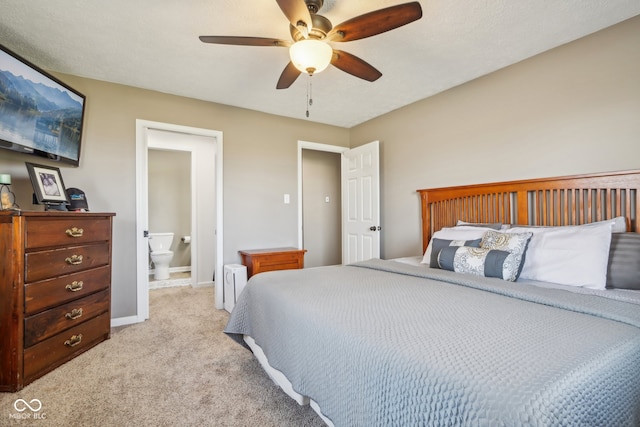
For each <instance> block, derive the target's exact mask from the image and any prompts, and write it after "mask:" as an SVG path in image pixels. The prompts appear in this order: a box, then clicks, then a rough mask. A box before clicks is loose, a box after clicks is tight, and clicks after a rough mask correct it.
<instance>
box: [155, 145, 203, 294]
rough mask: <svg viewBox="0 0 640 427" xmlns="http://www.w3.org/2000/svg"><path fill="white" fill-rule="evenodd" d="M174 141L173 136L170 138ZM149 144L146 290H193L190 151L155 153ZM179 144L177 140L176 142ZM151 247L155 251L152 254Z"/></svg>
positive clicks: (194, 282) (165, 150) (158, 151)
mask: <svg viewBox="0 0 640 427" xmlns="http://www.w3.org/2000/svg"><path fill="white" fill-rule="evenodd" d="M169 136H170V137H172V138H175V137H176V135H172V134H169ZM154 139H155V138H154V135H151V138H150V140H149V150H148V159H149V163H148V165H149V167H148V174H147V177H148V179H147V184H148V189H149V199H148V212H149V247H150V248H151V249H152V253H150V254H149V260H148V261H149V290H152V289H160V288H167V287H176V286H187V285H191V286H196V285H197V283H196V280H195V279H196V277H195V275H192V274H191V247H192V245H191V234H192V226H191V218H192V216H193V215H192V206H193V201H192V191H191V187H192V185H191V177H192V175H193V174H192V171H191V163H192V159H191V156H192V155H193V153H192V152H191V151H185V150H175V149H174V150H171V149H155V148H151V147H152V146H153V145H154V143H153V141H154ZM175 139H176V143H179V141H180V138H175ZM154 247H155V248H156V249H155V250H154Z"/></svg>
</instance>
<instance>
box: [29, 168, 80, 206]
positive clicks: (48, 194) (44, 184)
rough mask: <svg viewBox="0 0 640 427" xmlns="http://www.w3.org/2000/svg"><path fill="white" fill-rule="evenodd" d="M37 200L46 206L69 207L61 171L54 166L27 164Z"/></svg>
mask: <svg viewBox="0 0 640 427" xmlns="http://www.w3.org/2000/svg"><path fill="white" fill-rule="evenodd" d="M25 164H26V166H27V171H28V172H29V178H30V179H31V185H32V186H33V191H34V194H35V199H36V200H37V202H38V203H39V204H44V205H68V204H69V198H68V197H67V189H66V187H65V186H64V181H63V180H62V174H61V173H60V169H59V168H56V167H53V166H45V165H38V164H35V163H30V162H25Z"/></svg>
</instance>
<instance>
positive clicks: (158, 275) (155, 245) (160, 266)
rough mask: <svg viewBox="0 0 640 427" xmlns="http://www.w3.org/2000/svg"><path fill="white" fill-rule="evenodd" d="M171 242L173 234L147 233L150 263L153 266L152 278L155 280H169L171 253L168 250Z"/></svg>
mask: <svg viewBox="0 0 640 427" xmlns="http://www.w3.org/2000/svg"><path fill="white" fill-rule="evenodd" d="M171 242H173V233H149V248H150V249H151V261H153V265H154V266H155V273H154V276H153V277H154V278H155V279H156V280H165V279H168V278H169V263H170V262H171V259H172V258H173V252H171V251H170V250H169V248H171Z"/></svg>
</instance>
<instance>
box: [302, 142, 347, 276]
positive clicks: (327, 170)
mask: <svg viewBox="0 0 640 427" xmlns="http://www.w3.org/2000/svg"><path fill="white" fill-rule="evenodd" d="M340 162H341V157H340V153H331V152H327V151H318V150H306V149H305V150H302V230H303V232H304V234H303V244H304V249H306V250H307V253H306V255H305V259H304V264H305V266H306V267H322V266H326V265H337V264H341V263H342V209H341V202H340V199H341V189H340V184H341V182H340Z"/></svg>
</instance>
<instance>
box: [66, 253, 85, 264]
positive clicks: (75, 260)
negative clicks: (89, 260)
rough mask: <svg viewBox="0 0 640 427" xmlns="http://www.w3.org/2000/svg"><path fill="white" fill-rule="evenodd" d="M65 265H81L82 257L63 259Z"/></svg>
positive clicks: (74, 256) (72, 256) (73, 256)
mask: <svg viewBox="0 0 640 427" xmlns="http://www.w3.org/2000/svg"><path fill="white" fill-rule="evenodd" d="M64 260H65V262H66V263H67V264H70V265H78V264H82V255H71V256H70V257H67V258H65V259H64Z"/></svg>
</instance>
